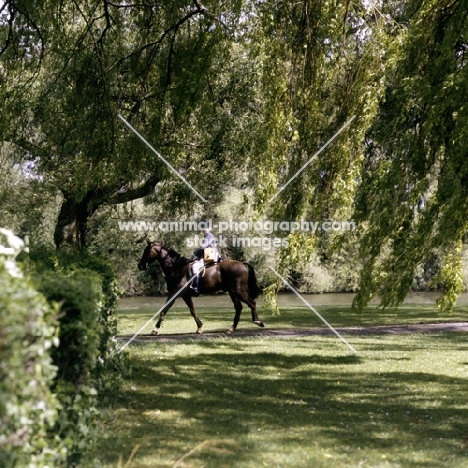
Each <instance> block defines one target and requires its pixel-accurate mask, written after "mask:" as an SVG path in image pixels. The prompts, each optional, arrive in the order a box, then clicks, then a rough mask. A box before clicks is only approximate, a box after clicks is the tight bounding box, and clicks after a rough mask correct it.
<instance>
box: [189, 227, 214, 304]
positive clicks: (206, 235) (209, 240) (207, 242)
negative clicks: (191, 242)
mask: <svg viewBox="0 0 468 468" xmlns="http://www.w3.org/2000/svg"><path fill="white" fill-rule="evenodd" d="M202 232H203V239H202V241H201V243H200V247H199V248H198V249H196V250H195V251H194V252H193V254H192V256H191V257H190V260H191V261H193V262H194V263H193V264H192V272H193V274H194V275H195V279H194V280H193V281H192V283H191V284H190V289H192V291H193V292H194V293H195V294H197V295H198V294H199V291H198V284H199V282H200V275H199V272H200V270H201V269H202V267H203V253H204V250H205V249H206V248H207V247H212V248H213V249H215V256H214V258H215V261H219V253H218V246H217V245H216V238H215V236H214V235H213V234H212V233H211V232H210V230H209V229H208V228H204V229H202Z"/></svg>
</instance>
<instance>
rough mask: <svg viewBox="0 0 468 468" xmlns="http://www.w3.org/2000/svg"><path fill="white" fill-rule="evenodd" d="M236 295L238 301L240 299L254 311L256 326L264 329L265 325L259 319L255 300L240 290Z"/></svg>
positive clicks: (253, 318) (253, 320) (253, 319)
mask: <svg viewBox="0 0 468 468" xmlns="http://www.w3.org/2000/svg"><path fill="white" fill-rule="evenodd" d="M236 294H237V297H238V300H239V299H240V300H241V301H242V302H245V303H246V304H247V305H248V306H249V307H250V310H251V311H252V322H253V323H255V325H258V326H259V327H264V326H265V323H264V322H262V321H261V320H260V319H259V318H258V314H257V303H256V302H255V299H252V298H250V297H249V295H248V294H247V293H246V292H245V291H239V290H238V291H237V292H236Z"/></svg>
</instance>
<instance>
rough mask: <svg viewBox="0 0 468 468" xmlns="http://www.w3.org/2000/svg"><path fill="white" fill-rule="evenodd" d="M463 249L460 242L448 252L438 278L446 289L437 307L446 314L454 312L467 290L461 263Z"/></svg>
mask: <svg viewBox="0 0 468 468" xmlns="http://www.w3.org/2000/svg"><path fill="white" fill-rule="evenodd" d="M462 247H463V246H462V243H461V242H458V244H457V245H455V246H454V247H453V248H452V249H451V250H449V251H448V252H447V255H446V256H445V258H444V263H443V265H442V268H441V269H440V271H439V275H438V278H437V279H438V281H440V282H441V283H442V284H443V288H444V289H443V292H442V294H441V295H440V297H439V298H438V299H437V307H438V309H439V310H440V311H441V312H444V313H447V312H448V313H451V312H453V307H454V305H455V302H456V300H457V297H458V296H459V295H460V293H462V292H463V290H464V289H465V285H464V283H463V275H462V262H461V252H462Z"/></svg>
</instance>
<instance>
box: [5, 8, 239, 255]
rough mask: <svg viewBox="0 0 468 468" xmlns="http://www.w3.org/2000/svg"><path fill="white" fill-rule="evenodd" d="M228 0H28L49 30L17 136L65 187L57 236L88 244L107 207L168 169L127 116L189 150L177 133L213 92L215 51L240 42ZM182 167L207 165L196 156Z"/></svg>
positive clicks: (162, 142)
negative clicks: (233, 35) (234, 37)
mask: <svg viewBox="0 0 468 468" xmlns="http://www.w3.org/2000/svg"><path fill="white" fill-rule="evenodd" d="M228 3H229V10H228V11H225V9H224V8H225V5H224V4H223V2H221V3H220V2H215V1H209V2H205V3H204V4H203V5H202V4H201V3H200V2H198V1H197V0H193V1H184V0H179V1H175V2H162V3H155V2H152V1H143V2H138V3H127V2H122V3H119V2H108V1H107V0H104V1H101V0H99V1H97V0H95V1H91V2H89V1H86V2H85V1H75V2H65V3H64V2H60V1H55V0H49V1H43V2H40V5H39V3H37V2H31V3H27V4H26V7H27V8H29V10H30V11H29V12H28V17H30V18H32V21H33V22H34V24H37V29H38V31H40V34H41V39H42V53H41V57H40V63H39V62H38V63H39V64H38V67H39V70H40V75H39V77H38V78H37V79H36V81H35V86H34V88H33V89H32V90H31V93H30V96H29V103H28V105H27V107H26V111H25V112H23V122H21V125H20V126H19V127H18V131H16V132H15V134H14V138H13V140H14V143H15V144H16V145H17V146H18V147H21V148H22V149H23V150H24V151H26V152H27V153H28V155H29V157H30V158H31V159H33V160H34V161H35V164H36V168H37V171H38V172H39V173H41V174H42V175H43V176H44V179H45V180H47V181H48V182H49V183H50V184H52V185H53V186H55V187H57V188H58V189H59V190H60V191H61V193H62V194H63V203H62V206H61V209H60V213H59V218H58V222H57V227H56V232H55V241H56V244H57V245H61V244H62V242H63V241H64V240H65V239H68V240H70V241H71V242H72V243H73V244H74V245H77V246H83V245H84V243H85V237H86V231H87V221H88V218H89V217H90V216H91V215H92V214H93V213H94V212H95V211H96V210H97V209H98V208H99V207H100V206H102V205H103V204H117V203H123V202H127V201H130V200H133V199H135V198H141V197H143V196H145V195H148V194H151V193H153V192H154V189H155V186H156V184H158V183H159V182H160V181H161V180H163V179H165V178H168V171H167V168H166V166H165V165H164V164H163V163H162V162H161V161H160V159H158V157H157V156H156V155H154V154H153V153H152V152H150V151H149V150H148V149H147V148H146V147H145V146H144V145H143V144H142V143H141V142H140V141H139V140H137V139H136V137H135V136H134V135H132V134H131V133H130V132H129V131H128V130H127V129H126V128H124V126H123V125H122V123H121V122H120V121H119V119H118V118H117V115H118V113H121V114H122V115H123V116H124V117H125V118H126V119H127V120H129V121H130V122H131V123H132V124H133V125H134V126H135V127H137V128H138V129H140V130H141V131H142V133H144V134H145V136H146V137H147V139H148V140H149V141H151V142H152V144H153V145H154V146H155V147H157V148H159V149H160V151H161V152H162V153H163V154H164V156H165V157H166V158H167V159H169V160H177V161H178V159H177V158H180V156H179V154H178V152H179V150H180V148H179V147H178V145H177V144H176V143H177V141H179V140H180V139H181V138H182V137H181V135H184V133H185V136H187V133H188V131H189V129H191V128H193V122H192V121H191V119H192V115H193V111H194V109H195V108H196V107H197V106H198V105H199V103H200V102H201V101H203V99H207V98H209V93H207V92H206V89H207V88H208V84H209V78H210V76H212V75H213V74H214V73H215V72H214V71H213V66H212V62H213V59H214V57H226V54H227V51H228V50H229V47H228V46H226V43H227V42H228V41H229V40H230V33H229V23H232V24H235V23H236V17H237V16H238V14H239V8H238V6H236V4H235V3H234V4H233V3H232V2H228ZM11 4H12V8H15V7H16V6H17V5H16V3H13V2H12V3H11ZM38 6H40V7H41V8H40V9H39V8H36V7H38ZM26 7H25V8H26ZM44 9H45V10H47V12H48V15H42V14H40V13H39V11H43V10H44ZM34 18H39V19H38V20H36V21H34ZM39 20H40V21H39ZM13 21H14V18H13ZM227 23H228V24H227ZM178 167H179V166H178ZM181 170H182V171H185V175H186V176H187V175H188V174H190V171H193V172H194V173H196V168H192V167H190V164H189V163H187V164H186V165H185V167H184V166H182V167H181ZM184 195H185V196H186V197H189V196H192V195H191V194H190V193H184Z"/></svg>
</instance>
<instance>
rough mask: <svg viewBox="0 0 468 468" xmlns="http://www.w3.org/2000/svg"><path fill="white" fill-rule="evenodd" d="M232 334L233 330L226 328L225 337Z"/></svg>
mask: <svg viewBox="0 0 468 468" xmlns="http://www.w3.org/2000/svg"><path fill="white" fill-rule="evenodd" d="M233 333H234V328H228V329H227V330H226V335H232V334H233Z"/></svg>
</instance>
